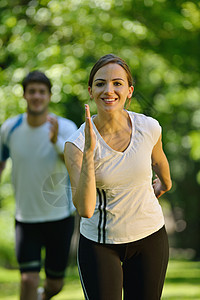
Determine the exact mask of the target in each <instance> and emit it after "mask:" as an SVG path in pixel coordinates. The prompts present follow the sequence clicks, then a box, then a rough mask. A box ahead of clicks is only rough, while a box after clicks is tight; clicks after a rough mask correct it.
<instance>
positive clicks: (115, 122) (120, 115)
mask: <svg viewBox="0 0 200 300" xmlns="http://www.w3.org/2000/svg"><path fill="white" fill-rule="evenodd" d="M93 121H94V124H95V126H96V127H97V129H98V131H99V132H100V133H104V132H106V133H107V134H109V133H110V134H112V133H116V132H119V131H122V130H124V129H126V128H128V127H130V119H129V115H128V113H127V111H126V110H123V111H120V112H115V113H107V114H105V113H104V114H101V113H98V114H97V115H96V116H95V117H94V119H93Z"/></svg>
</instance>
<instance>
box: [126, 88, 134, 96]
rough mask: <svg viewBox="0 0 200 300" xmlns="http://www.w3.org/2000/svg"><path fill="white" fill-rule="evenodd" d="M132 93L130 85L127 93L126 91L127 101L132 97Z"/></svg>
mask: <svg viewBox="0 0 200 300" xmlns="http://www.w3.org/2000/svg"><path fill="white" fill-rule="evenodd" d="M133 91H134V87H133V86H132V85H131V86H130V87H129V91H128V96H127V98H128V99H130V98H131V97H132V95H133Z"/></svg>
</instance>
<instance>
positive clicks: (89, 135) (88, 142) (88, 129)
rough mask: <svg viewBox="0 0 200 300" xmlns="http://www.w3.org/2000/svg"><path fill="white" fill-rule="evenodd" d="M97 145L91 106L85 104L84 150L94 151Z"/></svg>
mask: <svg viewBox="0 0 200 300" xmlns="http://www.w3.org/2000/svg"><path fill="white" fill-rule="evenodd" d="M95 145H96V136H95V133H94V130H93V126H92V122H91V117H90V108H89V105H88V104H85V149H84V151H85V152H86V151H88V150H89V151H91V152H93V150H94V148H95Z"/></svg>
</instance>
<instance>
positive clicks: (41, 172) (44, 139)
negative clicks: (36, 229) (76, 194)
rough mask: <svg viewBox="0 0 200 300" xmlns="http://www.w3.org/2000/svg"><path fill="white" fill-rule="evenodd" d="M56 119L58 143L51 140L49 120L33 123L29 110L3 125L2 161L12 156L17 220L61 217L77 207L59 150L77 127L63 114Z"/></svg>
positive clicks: (38, 220)
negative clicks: (31, 122)
mask: <svg viewBox="0 0 200 300" xmlns="http://www.w3.org/2000/svg"><path fill="white" fill-rule="evenodd" d="M57 120H58V125H59V132H58V141H57V143H56V145H54V144H52V143H51V142H50V140H49V129H50V123H49V122H46V123H44V124H43V125H41V126H38V127H31V126H30V125H29V124H28V123H27V115H26V114H22V115H19V116H16V117H14V118H10V119H8V120H7V121H5V123H4V124H3V125H2V127H1V142H0V161H5V160H6V159H7V158H8V157H11V159H12V182H13V185H14V191H15V198H16V219H17V220H18V221H21V222H27V223H35V222H46V221H54V220H61V219H63V218H65V217H67V216H69V215H71V214H72V213H73V212H74V210H75V208H74V206H73V204H72V196H71V186H70V180H69V175H68V173H67V169H66V167H65V165H64V162H63V161H62V160H61V159H60V157H59V152H60V154H61V153H62V152H63V150H64V144H65V141H66V139H67V138H68V137H69V136H70V135H71V134H72V133H74V132H75V131H76V130H77V127H76V125H75V124H74V123H73V122H72V121H70V120H67V119H64V118H62V117H57Z"/></svg>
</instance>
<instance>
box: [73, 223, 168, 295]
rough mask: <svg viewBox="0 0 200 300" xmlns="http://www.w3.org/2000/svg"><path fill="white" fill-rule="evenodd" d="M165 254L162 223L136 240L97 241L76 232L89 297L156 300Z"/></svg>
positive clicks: (165, 267)
mask: <svg viewBox="0 0 200 300" xmlns="http://www.w3.org/2000/svg"><path fill="white" fill-rule="evenodd" d="M168 258H169V246H168V238H167V234H166V231H165V227H163V228H161V229H160V230H159V231H157V232H155V233H153V234H152V235H150V236H148V237H146V238H144V239H141V240H139V241H135V242H131V243H126V244H99V243H96V242H93V241H91V240H88V239H87V238H85V237H83V236H82V235H81V236H80V241H79V250H78V268H79V274H80V279H81V283H82V287H83V291H84V294H85V299H87V300H88V299H89V300H121V299H122V291H123V292H124V300H159V299H161V294H162V289H163V284H164V280H165V274H166V269H167V264H168Z"/></svg>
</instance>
